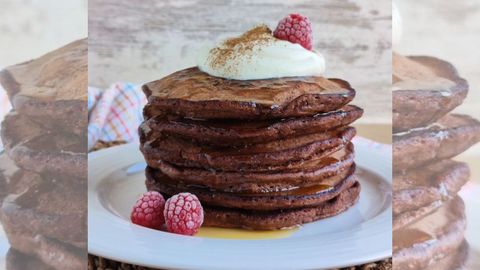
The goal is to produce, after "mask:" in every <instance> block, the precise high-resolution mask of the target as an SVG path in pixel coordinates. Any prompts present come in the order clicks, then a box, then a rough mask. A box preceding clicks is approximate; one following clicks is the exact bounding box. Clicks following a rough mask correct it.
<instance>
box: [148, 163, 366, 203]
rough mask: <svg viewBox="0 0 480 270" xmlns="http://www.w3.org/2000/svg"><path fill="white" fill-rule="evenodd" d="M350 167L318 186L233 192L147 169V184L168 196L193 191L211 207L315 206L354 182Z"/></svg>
mask: <svg viewBox="0 0 480 270" xmlns="http://www.w3.org/2000/svg"><path fill="white" fill-rule="evenodd" d="M354 172H355V167H352V168H351V169H350V170H349V171H348V172H347V173H346V174H345V175H342V174H340V175H339V177H333V178H330V179H328V180H327V179H326V180H325V181H323V182H321V183H320V184H318V185H314V186H309V187H302V186H300V187H297V188H296V189H292V190H287V191H276V192H262V193H233V192H222V191H217V190H211V189H209V188H206V187H204V186H192V185H185V184H182V183H179V182H178V181H176V180H174V179H171V178H169V177H167V176H166V175H164V174H163V173H161V172H160V171H154V170H151V169H147V171H146V178H147V180H146V186H147V189H148V190H155V191H158V192H160V193H162V194H166V195H167V197H171V196H173V195H175V194H178V193H181V192H190V193H192V194H195V195H196V196H197V197H198V198H199V200H200V201H201V202H202V203H203V204H207V205H210V206H218V207H226V208H237V209H251V210H263V211H266V210H281V209H290V208H299V207H307V206H315V205H319V204H322V203H323V202H325V201H328V200H331V199H332V198H334V197H336V196H338V195H339V194H340V193H341V192H343V191H345V190H346V189H348V188H350V187H351V186H352V185H353V184H354V183H356V182H357V178H356V177H355V176H354V175H353V174H354Z"/></svg>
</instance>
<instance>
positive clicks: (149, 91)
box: [142, 67, 355, 119]
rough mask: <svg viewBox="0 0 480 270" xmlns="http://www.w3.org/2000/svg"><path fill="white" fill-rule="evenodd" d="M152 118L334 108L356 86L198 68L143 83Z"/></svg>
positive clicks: (257, 115)
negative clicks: (224, 74) (222, 74)
mask: <svg viewBox="0 0 480 270" xmlns="http://www.w3.org/2000/svg"><path fill="white" fill-rule="evenodd" d="M142 88H143V91H144V92H145V94H146V96H147V98H148V105H147V106H146V107H145V115H146V116H147V118H149V117H152V116H155V115H158V114H163V113H168V114H174V115H180V116H186V117H193V118H203V119H270V118H285V117H294V116H307V115H315V114H317V113H321V112H329V111H334V110H336V109H339V108H341V107H342V106H344V105H345V104H347V103H348V102H350V101H351V100H352V99H353V98H354V96H355V90H353V88H351V86H350V85H349V84H348V83H347V82H346V81H343V80H339V79H326V78H323V77H290V78H277V79H267V80H243V81H242V80H228V79H223V78H219V77H214V76H210V75H208V74H207V73H204V72H202V71H200V70H199V69H198V68H196V67H192V68H187V69H184V70H180V71H177V72H175V73H172V74H170V75H168V76H166V77H164V78H162V79H160V80H156V81H152V82H149V83H147V84H145V85H143V87H142Z"/></svg>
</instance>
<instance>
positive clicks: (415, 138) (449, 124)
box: [393, 114, 480, 171]
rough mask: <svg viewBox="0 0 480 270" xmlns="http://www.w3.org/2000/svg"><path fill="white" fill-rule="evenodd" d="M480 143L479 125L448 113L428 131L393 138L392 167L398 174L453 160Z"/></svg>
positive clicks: (466, 117)
mask: <svg viewBox="0 0 480 270" xmlns="http://www.w3.org/2000/svg"><path fill="white" fill-rule="evenodd" d="M478 141H480V122H479V121H477V120H475V119H473V118H471V117H470V116H466V115H459V114H450V115H446V116H444V117H443V118H442V119H440V120H438V121H437V123H436V124H435V125H433V126H430V127H428V128H424V129H419V130H413V131H410V132H407V133H405V134H400V133H397V134H395V135H394V136H393V165H394V166H393V168H394V171H401V170H405V169H408V168H412V167H418V166H421V165H424V164H427V163H431V162H434V161H436V160H440V159H447V158H451V157H454V156H456V155H458V154H460V153H462V152H464V151H465V150H467V149H468V148H469V147H470V146H472V145H474V144H475V143H477V142H478Z"/></svg>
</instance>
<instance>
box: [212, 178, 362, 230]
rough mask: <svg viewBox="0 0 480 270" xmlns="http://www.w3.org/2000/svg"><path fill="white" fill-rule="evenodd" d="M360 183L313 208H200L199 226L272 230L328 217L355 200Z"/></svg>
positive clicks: (352, 203)
mask: <svg viewBox="0 0 480 270" xmlns="http://www.w3.org/2000/svg"><path fill="white" fill-rule="evenodd" d="M359 194H360V183H358V182H356V183H355V184H354V185H353V186H352V187H350V188H349V189H347V190H345V191H344V192H341V193H340V194H339V195H338V196H337V197H335V198H333V199H331V200H329V201H326V202H324V203H322V204H319V205H317V206H314V207H304V208H297V209H288V210H276V211H251V210H240V209H229V208H219V207H211V206H208V205H205V206H204V211H205V218H204V222H203V226H211V227H224V228H244V229H249V230H276V229H282V228H289V227H293V226H297V225H301V224H303V223H309V222H313V221H316V220H319V219H323V218H327V217H331V216H335V215H338V214H340V213H341V212H343V211H345V210H347V209H348V208H350V207H351V206H352V205H354V204H355V202H356V201H357V200H358V196H359Z"/></svg>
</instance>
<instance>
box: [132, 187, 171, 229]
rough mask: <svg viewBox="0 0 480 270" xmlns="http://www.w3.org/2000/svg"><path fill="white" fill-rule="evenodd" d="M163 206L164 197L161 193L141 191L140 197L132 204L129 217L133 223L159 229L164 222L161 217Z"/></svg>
mask: <svg viewBox="0 0 480 270" xmlns="http://www.w3.org/2000/svg"><path fill="white" fill-rule="evenodd" d="M164 208H165V199H164V198H163V196H162V194H160V193H158V192H156V191H148V192H145V193H143V195H142V197H140V199H138V200H137V202H136V203H135V205H134V206H133V209H132V214H131V215H130V219H131V220H132V222H133V223H135V224H138V225H141V226H144V227H148V228H151V229H157V230H159V229H161V227H162V225H163V223H164V222H165V219H164V218H163V209H164Z"/></svg>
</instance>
